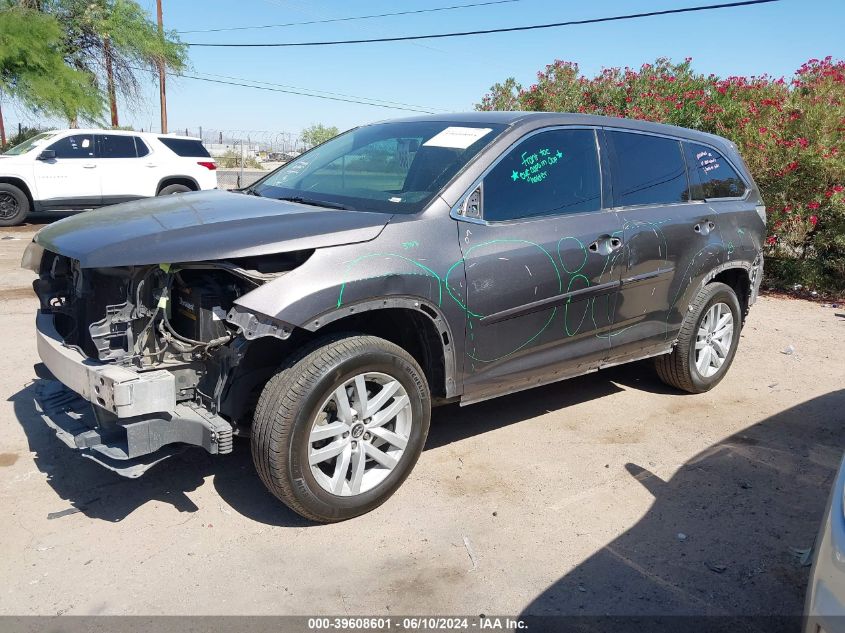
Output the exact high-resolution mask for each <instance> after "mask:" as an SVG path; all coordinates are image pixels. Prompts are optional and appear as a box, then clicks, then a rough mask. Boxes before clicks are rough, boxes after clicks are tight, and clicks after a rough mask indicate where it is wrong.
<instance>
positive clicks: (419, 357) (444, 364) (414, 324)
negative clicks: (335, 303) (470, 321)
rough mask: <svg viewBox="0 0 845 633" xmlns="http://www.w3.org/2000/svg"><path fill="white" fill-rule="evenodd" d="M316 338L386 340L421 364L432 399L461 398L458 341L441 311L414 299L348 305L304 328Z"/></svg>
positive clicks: (389, 299)
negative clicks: (334, 335) (343, 336)
mask: <svg viewBox="0 0 845 633" xmlns="http://www.w3.org/2000/svg"><path fill="white" fill-rule="evenodd" d="M302 327H303V328H304V329H305V330H307V331H308V332H310V333H311V334H312V335H313V336H322V335H324V334H331V333H335V332H355V333H358V334H369V335H372V336H378V337H381V338H384V339H386V340H388V341H390V342H392V343H395V344H396V345H399V346H400V347H401V348H403V349H404V350H405V351H407V352H408V353H409V354H411V356H413V357H414V359H415V360H416V361H417V362H418V363H419V364H420V367H422V369H423V372H424V373H425V376H426V380H428V383H429V389H430V390H431V394H432V397H433V398H436V399H438V398H439V399H448V398H453V397H456V396H458V395H459V393H458V389H457V382H456V373H455V372H456V359H455V339H454V337H453V336H452V331H451V328H450V327H449V323H448V321H447V320H446V318H445V316H444V315H443V313H442V312H441V311H440V308H439V307H437V306H436V305H434V304H433V303H431V302H429V301H425V300H422V299H418V298H414V297H385V298H382V299H373V300H368V301H363V302H358V303H355V304H350V305H345V306H343V307H342V308H339V309H337V310H332V311H331V312H328V313H324V314H322V315H321V316H319V317H315V318H314V319H311V320H310V321H309V322H307V323H305V324H303V326H302Z"/></svg>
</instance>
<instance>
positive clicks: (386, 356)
mask: <svg viewBox="0 0 845 633" xmlns="http://www.w3.org/2000/svg"><path fill="white" fill-rule="evenodd" d="M362 372H379V373H384V374H387V375H389V376H390V377H391V378H393V379H395V380H397V381H399V383H400V384H401V386H402V388H404V390H405V393H406V394H407V396H408V399H409V401H410V407H411V409H410V410H411V430H410V433H409V437H408V441H407V445H406V447H405V448H404V452H403V453H402V455H401V457H400V458H399V461H398V463H397V464H396V465H395V467H393V470H392V471H390V473H389V474H388V475H387V476H386V478H385V479H384V480H383V481H381V483H379V484H377V485H376V486H375V487H374V488H372V489H370V490H367V491H365V492H362V493H360V494H356V495H351V496H340V495H336V494H332V493H331V492H329V491H328V490H326V489H324V488H323V487H322V486H321V485H320V483H318V481H317V479H316V478H315V476H314V474H313V473H312V472H311V466H310V463H309V459H308V455H309V450H310V448H311V443H310V440H311V437H310V433H311V429H312V427H313V424H314V421H315V420H316V418H317V415H318V412H319V411H320V409H321V407H322V406H323V404H324V403H325V402H326V400H327V399H328V398H329V397H330V396H331V394H333V393H334V392H335V389H337V388H338V387H339V386H340V385H343V384H344V383H345V382H347V381H348V380H350V379H351V378H353V377H355V376H356V375H359V374H361V373H362ZM430 418H431V398H430V394H429V389H428V383H427V382H426V379H425V375H424V374H423V371H422V369H420V366H419V365H418V364H417V362H416V361H415V360H414V359H413V358H412V357H411V355H410V354H408V353H407V352H406V351H405V350H404V349H402V348H401V347H399V346H397V345H394V344H393V343H390V342H389V341H386V340H384V339H380V338H377V337H374V336H363V335H352V334H348V335H337V336H334V337H330V338H324V339H322V340H318V341H316V342H315V343H314V344H312V345H311V346H308V347H306V348H304V349H302V350H301V351H300V352H299V353H298V354H296V355H295V356H293V357H292V358H290V359H289V360H288V361H287V362H286V363H285V364H284V365H283V366H282V368H281V369H280V370H279V371H278V373H276V375H275V376H273V378H271V379H270V381H269V382H268V383H267V385H266V386H265V387H264V390H263V391H262V393H261V397H260V398H259V401H258V406H257V407H256V410H255V418H254V421H253V428H252V439H251V444H252V458H253V462H254V463H255V467H256V469H257V471H258V475H259V477H260V478H261V480H262V481H263V482H264V485H265V486H267V489H268V490H269V491H270V492H271V493H272V494H273V495H274V496H276V497H277V498H278V499H279V500H281V501H282V502H283V503H285V504H286V505H287V506H288V507H289V508H291V509H292V510H293V511H294V512H297V513H298V514H300V515H302V516H303V517H305V518H307V519H310V520H312V521H318V522H321V523H332V522H336V521H343V520H345V519H350V518H352V517H356V516H358V515H361V514H364V513H366V512H369V511H370V510H373V509H374V508H376V507H378V506H379V505H381V504H382V503H384V502H385V501H386V500H387V499H388V498H389V497H390V496H391V495H392V494H393V493H394V492H396V490H397V489H398V488H399V486H400V485H401V484H402V482H403V481H404V480H405V478H406V477H407V476H408V474H409V473H410V472H411V469H412V468H413V467H414V464H416V462H417V459H418V458H419V456H420V453H421V452H422V449H423V445H424V444H425V439H426V436H427V435H428V427H429V421H430ZM344 437H345V436H344ZM365 463H366V462H365Z"/></svg>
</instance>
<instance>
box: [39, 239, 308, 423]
mask: <svg viewBox="0 0 845 633" xmlns="http://www.w3.org/2000/svg"><path fill="white" fill-rule="evenodd" d="M310 254H311V253H310V252H295V253H290V254H284V255H279V256H277V257H275V258H267V257H262V258H256V259H255V260H250V259H242V260H233V261H217V262H200V263H190V264H178V265H169V264H161V265H158V266H129V267H115V268H82V267H80V266H79V263H78V262H76V261H75V260H73V259H70V258H67V257H64V256H61V255H56V254H54V253H51V252H49V251H46V252H45V254H44V258H43V260H42V262H41V271H40V276H39V279H38V280H36V281H35V282H34V288H35V291H36V294H37V295H38V297H39V299H40V301H41V310H42V311H43V312H47V313H50V314H52V315H53V318H54V323H55V327H56V330H57V331H58V333H59V334H60V336H61V338H62V340H63V341H64V345H65V346H67V347H70V348H75V349H77V350H79V351H80V352H81V353H83V354H84V355H85V356H87V357H88V358H91V359H95V360H99V361H100V362H104V363H109V364H113V365H116V366H121V367H126V368H128V369H132V370H134V371H137V372H141V373H143V372H147V371H156V370H162V369H165V370H167V371H169V372H170V373H172V374H173V375H174V377H175V381H176V401H177V402H186V401H187V402H193V403H196V404H197V405H199V406H201V407H203V408H205V409H207V410H208V411H210V412H211V413H213V414H217V413H221V411H220V410H221V403H222V402H223V400H224V399H225V394H224V390H225V389H227V388H228V387H229V386H230V382H231V377H232V372H233V370H234V368H235V367H236V366H237V365H238V364H239V362H240V361H241V360H242V358H243V356H244V354H245V352H246V348H247V346H248V344H249V343H248V341H246V340H245V339H243V338H242V337H239V328H238V327H237V326H235V325H232V324H231V323H229V322H227V320H226V318H227V314H228V313H229V311H230V310H231V308H232V305H233V302H234V301H235V300H236V299H237V298H238V297H240V296H242V295H244V294H246V293H248V292H250V291H251V290H253V289H255V288H257V287H258V286H260V285H262V284H263V283H264V282H266V281H268V280H270V279H273V278H275V277H278V276H279V275H282V274H284V273H285V272H286V271H287V270H291V269H293V268H295V267H296V266H298V265H299V264H301V263H302V262H303V261H304V260H305V259H307V257H308V256H309V255H310Z"/></svg>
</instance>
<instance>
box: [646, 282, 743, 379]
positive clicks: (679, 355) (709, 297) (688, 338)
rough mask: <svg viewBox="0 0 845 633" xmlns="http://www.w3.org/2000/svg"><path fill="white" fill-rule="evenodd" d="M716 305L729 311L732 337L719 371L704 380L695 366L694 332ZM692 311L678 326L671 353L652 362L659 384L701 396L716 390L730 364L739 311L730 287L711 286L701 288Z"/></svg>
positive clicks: (740, 316)
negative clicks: (661, 382) (720, 305)
mask: <svg viewBox="0 0 845 633" xmlns="http://www.w3.org/2000/svg"><path fill="white" fill-rule="evenodd" d="M717 303H723V304H725V305H727V306H728V307H729V308H730V311H731V316H732V317H733V328H734V330H733V337H732V339H731V344H730V347H729V349H728V353H727V354H726V355H725V359H724V361H723V362H722V365H721V367H719V369H718V370H717V371H716V373H714V374H713V375H712V376H704V375H702V373H701V372H700V371H699V370H698V368H697V367H696V364H695V345H696V338H697V332H698V330H699V328H700V327H701V322H702V320H703V319H704V317H705V315H706V314H707V312H708V310H709V309H710V308H711V307H712V306H713V305H715V304H717ZM691 308H692V309H691V311H690V313H689V314H688V315H687V318H686V320H685V321H684V324H683V325H682V326H681V333H680V334H679V335H678V340H677V342H676V344H675V347H674V349H673V350H672V352H671V353H669V354H665V355H663V356H658V357H657V358H655V359H654V360H655V363H654V364H655V367H656V369H657V375H658V376H660V380H662V381H663V382H665V383H666V384H667V385H670V386H672V387H676V388H677V389H681V390H682V391H687V392H689V393H704V392H705V391H709V390H710V389H712V388H713V387H715V386H716V385H717V384H719V382H720V381H721V380H722V378H724V377H725V374H726V373H727V372H728V369H729V368H730V366H731V363H732V362H733V359H734V356H735V355H736V348H737V346H738V345H739V337H740V333H741V330H742V311H741V308H740V304H739V299H738V298H737V296H736V293H735V292H734V290H733V288H731V287H730V286H728V285H726V284H723V283H719V282H713V283H709V284H707V285H706V286H704V287H703V288H702V289H701V291H700V292H699V293H698V296H697V297H696V298H695V300H694V301H693V302H692V304H691Z"/></svg>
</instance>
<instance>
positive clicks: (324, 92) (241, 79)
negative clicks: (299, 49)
mask: <svg viewBox="0 0 845 633" xmlns="http://www.w3.org/2000/svg"><path fill="white" fill-rule="evenodd" d="M195 74H198V75H205V76H206V77H212V78H216V79H231V80H233V81H239V82H248V83H250V84H260V85H263V86H272V87H274V88H285V89H288V90H297V91H303V92H307V93H314V94H313V95H310V96H315V97H319V96H323V95H328V96H331V97H346V98H349V99H357V100H360V101H366V102H371V103H372V105H375V104H384V105H390V106H395V105H398V106H407V107H408V108H413V109H417V110H426V109H427V108H428V107H429V106H421V105H417V104H415V103H404V102H402V101H388V100H387V99H375V98H372V97H362V96H360V95H351V94H347V93H344V92H329V91H327V90H317V89H315V88H303V87H301V86H291V85H289V84H279V83H273V82H270V81H260V80H258V79H247V78H245V77H232V76H230V75H218V74H215V73H206V72H198V71H195ZM179 76H184V75H179ZM435 109H437V108H435ZM442 111H443V112H446V110H442Z"/></svg>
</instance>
